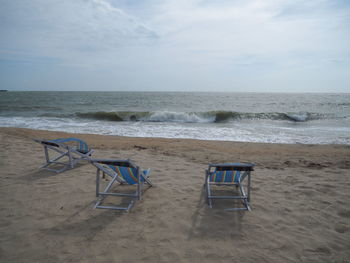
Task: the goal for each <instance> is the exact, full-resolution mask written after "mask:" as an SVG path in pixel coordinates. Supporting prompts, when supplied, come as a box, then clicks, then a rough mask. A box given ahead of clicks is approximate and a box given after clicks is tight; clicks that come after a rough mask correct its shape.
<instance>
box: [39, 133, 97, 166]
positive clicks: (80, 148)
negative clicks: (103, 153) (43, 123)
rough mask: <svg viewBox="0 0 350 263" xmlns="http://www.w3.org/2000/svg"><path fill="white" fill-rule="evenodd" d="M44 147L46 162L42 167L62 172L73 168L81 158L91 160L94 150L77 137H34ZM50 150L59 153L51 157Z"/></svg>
mask: <svg viewBox="0 0 350 263" xmlns="http://www.w3.org/2000/svg"><path fill="white" fill-rule="evenodd" d="M33 140H34V141H35V142H37V143H40V144H41V145H42V146H43V147H44V152H45V159H46V163H45V164H43V165H42V166H41V167H40V168H41V169H46V170H49V171H53V172H56V173H60V172H63V171H66V170H68V169H72V168H74V167H75V165H76V164H77V163H78V162H79V161H80V160H84V159H85V160H89V159H90V158H91V154H92V153H93V150H91V149H89V147H88V145H87V143H86V142H84V141H83V140H80V139H77V138H59V139H54V140H38V139H33ZM49 150H50V151H51V152H57V153H58V155H57V156H55V157H53V158H52V159H50V154H49Z"/></svg>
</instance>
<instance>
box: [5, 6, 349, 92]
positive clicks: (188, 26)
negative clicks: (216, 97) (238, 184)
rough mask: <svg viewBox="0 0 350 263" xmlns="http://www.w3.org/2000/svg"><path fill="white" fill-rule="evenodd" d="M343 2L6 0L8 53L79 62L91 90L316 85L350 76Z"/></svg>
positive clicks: (79, 72)
mask: <svg viewBox="0 0 350 263" xmlns="http://www.w3.org/2000/svg"><path fill="white" fill-rule="evenodd" d="M337 3H338V5H337ZM340 3H341V0H314V1H307V0H283V1H281V0H264V1H261V0H235V1H231V0H217V1H210V0H205V1H204V0H144V1H128V0H31V1H29V0H28V1H24V0H22V1H21V0H6V2H5V4H3V6H2V9H1V10H0V30H1V35H2V36H5V37H3V38H1V40H0V47H1V50H2V52H1V51H0V55H1V56H2V57H6V58H10V59H13V60H14V59H18V58H26V59H27V60H29V61H30V60H31V59H33V58H34V59H35V58H36V57H39V58H40V57H44V58H46V57H47V58H57V59H58V60H59V61H61V66H62V67H65V68H63V69H62V68H58V69H55V70H57V75H64V74H66V73H65V72H66V71H68V67H74V68H75V70H76V75H77V76H86V75H88V78H89V79H90V80H91V81H90V82H91V87H93V85H96V83H97V82H98V83H102V85H103V80H104V79H105V80H106V81H105V83H104V85H105V86H106V87H107V86H108V88H109V87H110V86H109V85H107V84H106V83H107V80H108V83H111V82H112V83H121V84H122V86H123V87H128V88H131V89H143V88H145V89H158V90H162V89H172V90H175V89H186V90H187V89H199V90H200V89H206V90H208V89H209V90H210V89H211V88H212V87H213V86H215V87H216V88H217V87H220V89H222V90H232V89H234V90H239V89H240V87H243V88H242V89H243V90H246V89H251V90H255V91H259V90H261V89H264V87H272V88H274V89H276V90H277V89H280V88H281V83H282V82H283V80H284V81H285V86H286V87H287V86H289V87H290V86H291V83H293V81H291V80H294V79H295V78H298V79H299V81H294V83H298V85H299V84H300V83H303V80H305V87H306V88H308V89H310V90H311V89H312V88H313V89H315V90H316V89H317V83H318V84H319V86H322V85H323V86H324V85H325V83H326V82H325V81H323V80H324V79H327V80H329V79H335V78H336V79H337V83H338V84H339V83H347V82H348V81H350V79H349V77H347V76H346V74H345V72H346V69H348V68H349V67H350V61H349V56H350V52H349V51H350V49H349V46H350V18H349V10H350V5H347V4H344V3H343V5H341V6H339V5H340ZM39 60H40V59H39ZM335 61H341V63H335ZM60 71H61V72H60ZM60 73H61V74H60ZM73 75H74V74H72V76H73ZM94 76H95V77H94ZM252 76H254V77H252ZM274 76H276V83H278V84H276V83H275V84H274V83H273V78H274ZM308 78H309V79H308ZM90 82H89V83H90ZM328 82H329V81H328ZM310 83H313V85H314V87H310ZM327 85H328V84H327ZM186 86H187V87H186ZM345 86H346V84H343V85H342V87H345ZM305 87H302V85H301V88H305ZM326 88H327V87H326V86H324V89H326ZM332 88H333V87H331V86H330V85H329V89H332Z"/></svg>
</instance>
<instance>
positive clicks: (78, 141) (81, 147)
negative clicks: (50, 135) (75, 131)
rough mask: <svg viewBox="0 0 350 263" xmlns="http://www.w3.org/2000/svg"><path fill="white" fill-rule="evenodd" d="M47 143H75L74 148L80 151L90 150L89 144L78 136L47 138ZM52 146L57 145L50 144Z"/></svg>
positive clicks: (86, 151)
mask: <svg viewBox="0 0 350 263" xmlns="http://www.w3.org/2000/svg"><path fill="white" fill-rule="evenodd" d="M46 142H47V144H50V143H51V145H52V144H56V143H63V144H64V143H75V144H76V148H77V151H79V152H81V153H88V152H89V151H90V149H89V146H88V145H87V143H86V142H85V141H83V140H81V139H78V138H59V139H54V140H48V141H46ZM52 146H58V144H56V145H52Z"/></svg>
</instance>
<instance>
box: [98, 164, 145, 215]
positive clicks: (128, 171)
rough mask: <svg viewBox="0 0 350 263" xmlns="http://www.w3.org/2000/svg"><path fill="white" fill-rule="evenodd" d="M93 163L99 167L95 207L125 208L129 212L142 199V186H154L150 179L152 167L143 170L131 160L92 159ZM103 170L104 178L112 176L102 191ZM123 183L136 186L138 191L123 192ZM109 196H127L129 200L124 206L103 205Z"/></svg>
mask: <svg viewBox="0 0 350 263" xmlns="http://www.w3.org/2000/svg"><path fill="white" fill-rule="evenodd" d="M91 163H92V164H93V165H94V166H95V167H96V168H97V172H96V197H97V198H98V200H97V202H96V204H95V208H102V209H114V210H125V211H127V212H128V211H129V210H130V209H131V208H132V207H133V205H134V203H135V201H136V200H141V195H142V186H143V185H144V184H147V185H148V186H152V182H151V181H150V179H149V176H150V169H148V170H142V169H141V168H140V167H139V166H137V165H136V164H134V163H133V162H132V161H131V160H108V159H92V160H91ZM101 172H102V177H103V178H104V177H105V176H106V175H108V176H109V177H110V178H111V180H110V181H109V182H108V184H107V185H106V186H105V188H104V190H103V191H102V192H101V191H100V184H101ZM115 184H117V185H115ZM122 185H131V186H136V191H135V192H133V193H125V192H121V191H120V190H121V189H120V188H121V186H122ZM113 186H115V187H113ZM118 186H120V187H118ZM131 188H132V187H131ZM107 196H117V197H118V196H119V197H125V199H127V200H129V201H128V202H127V204H126V205H124V206H122V205H119V206H114V205H103V204H102V202H103V201H104V199H105V198H106V197H107Z"/></svg>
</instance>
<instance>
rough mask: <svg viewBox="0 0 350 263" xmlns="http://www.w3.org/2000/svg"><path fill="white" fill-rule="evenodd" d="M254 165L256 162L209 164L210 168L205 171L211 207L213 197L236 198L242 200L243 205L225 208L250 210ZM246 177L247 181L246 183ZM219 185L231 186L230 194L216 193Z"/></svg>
mask: <svg viewBox="0 0 350 263" xmlns="http://www.w3.org/2000/svg"><path fill="white" fill-rule="evenodd" d="M253 167H254V164H250V163H223V164H209V167H208V170H206V173H205V183H204V187H205V190H206V196H207V202H208V205H209V207H210V208H212V207H213V199H234V200H241V201H242V205H243V207H234V208H226V209H225V210H231V211H236V210H249V211H250V210H251V208H250V186H251V178H250V177H251V175H250V173H251V171H253ZM246 178H247V180H246V181H247V182H246V183H245V179H246ZM244 183H245V184H244ZM217 186H226V187H227V188H229V190H230V191H229V193H230V194H226V195H214V194H213V192H214V190H216V191H215V192H220V191H217V190H218V189H217V188H218V187H217ZM231 186H232V187H235V188H236V189H231V188H230V187H231ZM213 187H215V189H213ZM232 190H234V191H232ZM232 194H234V195H232Z"/></svg>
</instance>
